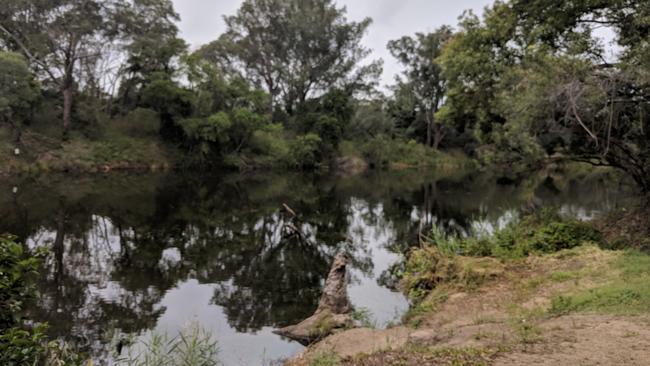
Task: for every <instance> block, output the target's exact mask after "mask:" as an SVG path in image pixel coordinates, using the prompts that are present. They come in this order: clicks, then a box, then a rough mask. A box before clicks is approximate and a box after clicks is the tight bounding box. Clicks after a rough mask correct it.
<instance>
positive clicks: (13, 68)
mask: <svg viewBox="0 0 650 366" xmlns="http://www.w3.org/2000/svg"><path fill="white" fill-rule="evenodd" d="M37 97H38V85H37V84H36V82H35V80H34V78H33V76H32V73H31V72H30V71H29V68H28V66H27V62H25V59H24V58H23V56H22V55H20V54H17V53H12V52H0V122H8V123H9V124H11V125H12V126H13V128H14V129H15V130H17V131H18V134H17V138H18V139H19V138H20V127H19V126H20V124H21V123H22V122H23V121H24V120H25V119H26V117H27V114H28V113H29V110H30V108H31V106H32V104H33V103H34V101H35V100H36V98H37Z"/></svg>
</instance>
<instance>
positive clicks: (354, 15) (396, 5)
mask: <svg viewBox="0 0 650 366" xmlns="http://www.w3.org/2000/svg"><path fill="white" fill-rule="evenodd" d="M173 1H174V5H175V6H176V11H178V12H179V14H180V15H181V24H180V28H181V32H182V33H181V34H182V37H183V38H184V39H185V40H187V41H188V42H189V43H190V44H191V45H192V46H193V47H196V46H199V45H202V44H204V43H207V42H210V41H212V40H214V39H216V38H217V37H218V36H219V35H220V34H221V33H222V32H223V31H224V28H225V25H224V22H223V15H224V14H225V15H231V14H234V13H235V12H236V11H237V8H239V5H240V4H241V3H242V0H173ZM336 2H337V3H338V4H339V5H343V6H346V7H347V9H348V18H349V19H352V20H360V19H363V18H365V17H371V18H372V19H373V24H372V26H371V27H370V29H369V31H368V33H367V34H366V37H365V38H364V44H365V46H366V47H367V48H370V49H371V50H373V54H372V55H371V56H369V58H373V59H376V58H382V59H383V60H384V76H383V84H389V83H392V81H393V78H394V76H395V74H397V73H399V72H400V71H401V69H400V66H399V65H398V64H397V62H396V61H395V60H394V59H393V58H392V56H391V55H390V53H388V51H387V50H386V43H388V41H390V40H392V39H397V38H399V37H401V36H403V35H411V34H414V33H415V32H426V31H432V30H434V29H436V28H438V27H439V26H441V25H444V24H449V25H453V26H455V25H456V23H457V20H458V16H459V15H461V14H462V12H463V10H465V9H472V10H474V11H475V12H476V13H477V14H480V13H482V10H483V7H485V6H486V5H489V4H491V3H492V2H493V0H336Z"/></svg>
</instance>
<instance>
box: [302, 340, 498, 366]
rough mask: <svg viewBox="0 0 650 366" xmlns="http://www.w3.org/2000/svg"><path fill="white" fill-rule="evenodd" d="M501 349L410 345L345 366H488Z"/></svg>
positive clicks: (363, 356) (347, 363) (375, 354)
mask: <svg viewBox="0 0 650 366" xmlns="http://www.w3.org/2000/svg"><path fill="white" fill-rule="evenodd" d="M500 351H501V350H499V349H492V348H480V347H462V348H453V347H429V346H423V345H416V344H409V345H407V346H406V347H404V348H403V349H400V350H395V351H383V352H376V353H373V354H369V355H360V356H357V357H355V358H354V359H352V360H349V361H348V362H346V363H344V365H355V366H374V365H395V366H410V365H425V364H426V365H449V366H469V365H473V366H484V365H485V366H487V365H489V364H491V361H492V360H493V359H494V357H495V356H496V355H497V354H498V353H499V352H500ZM310 366H311V365H310Z"/></svg>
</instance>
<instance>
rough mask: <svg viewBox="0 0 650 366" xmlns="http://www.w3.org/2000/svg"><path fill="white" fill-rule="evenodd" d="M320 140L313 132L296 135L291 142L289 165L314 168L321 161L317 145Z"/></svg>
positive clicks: (318, 145)
mask: <svg viewBox="0 0 650 366" xmlns="http://www.w3.org/2000/svg"><path fill="white" fill-rule="evenodd" d="M321 142H322V140H321V138H320V137H318V135H317V134H315V133H308V134H306V135H304V136H299V137H297V138H296V139H295V140H294V141H292V143H291V155H290V157H289V165H290V166H293V167H297V168H315V167H317V166H318V165H319V163H320V162H321V157H320V153H319V147H320V144H321Z"/></svg>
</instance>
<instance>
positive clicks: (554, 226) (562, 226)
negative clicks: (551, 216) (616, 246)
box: [530, 220, 603, 253]
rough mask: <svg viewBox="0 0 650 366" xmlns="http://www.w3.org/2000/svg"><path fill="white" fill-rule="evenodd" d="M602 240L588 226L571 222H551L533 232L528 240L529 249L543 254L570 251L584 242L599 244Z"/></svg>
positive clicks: (594, 230) (597, 233) (599, 235)
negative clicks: (563, 250)
mask: <svg viewBox="0 0 650 366" xmlns="http://www.w3.org/2000/svg"><path fill="white" fill-rule="evenodd" d="M602 240H603V237H602V234H600V233H599V232H598V231H596V229H594V228H593V227H591V226H590V225H588V224H586V223H583V222H580V221H576V220H571V221H567V222H552V223H550V224H548V225H545V226H542V227H541V228H539V229H538V230H536V231H535V234H534V235H533V237H532V239H531V240H530V247H531V248H532V249H534V250H539V251H542V252H545V253H552V252H557V251H559V250H562V249H571V248H575V247H577V246H579V245H581V244H582V243H584V242H587V241H591V242H596V243H599V242H601V241H602Z"/></svg>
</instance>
